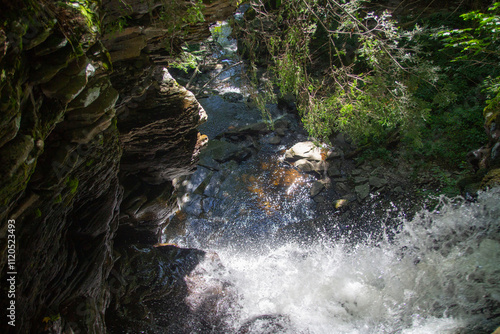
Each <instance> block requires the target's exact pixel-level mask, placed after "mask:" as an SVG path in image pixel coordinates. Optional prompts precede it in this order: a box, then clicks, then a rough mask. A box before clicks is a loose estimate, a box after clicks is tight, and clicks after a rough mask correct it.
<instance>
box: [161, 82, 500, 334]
mask: <svg viewBox="0 0 500 334" xmlns="http://www.w3.org/2000/svg"><path fill="white" fill-rule="evenodd" d="M232 91H234V90H232ZM236 91H238V90H236ZM200 102H201V103H202V105H203V106H204V107H205V109H206V110H207V113H208V114H209V121H208V122H207V124H205V125H204V126H202V127H201V128H200V129H201V131H202V132H203V133H205V134H207V135H208V136H209V138H210V139H213V138H215V137H216V136H217V135H219V134H220V133H221V132H223V131H225V130H226V129H227V128H228V127H229V128H230V127H234V126H236V127H237V126H242V125H245V124H247V123H249V122H250V123H251V122H255V121H257V120H258V119H259V117H260V116H259V115H260V113H259V112H258V111H256V110H255V109H251V108H249V107H247V106H245V105H243V104H241V103H231V102H228V101H225V100H224V99H222V98H221V97H219V96H212V97H209V98H206V99H201V100H200ZM274 111H275V114H274V115H273V116H275V117H280V116H283V115H280V114H279V111H277V110H274ZM288 133H289V135H288V137H285V138H283V141H282V145H281V146H272V145H268V144H267V143H268V141H267V138H266V137H263V138H260V139H259V140H260V143H259V144H260V146H261V147H260V149H259V152H258V153H256V154H254V155H253V157H252V158H251V159H250V160H248V161H245V162H243V163H241V164H239V165H238V164H236V163H235V162H227V163H225V164H221V165H220V166H217V168H216V169H210V168H204V167H200V168H199V169H198V171H197V172H196V173H195V174H194V175H193V176H192V177H191V178H190V179H187V180H181V181H182V186H180V187H179V192H180V202H181V203H182V207H183V210H182V214H180V215H179V217H177V218H175V219H174V220H177V225H179V226H180V228H179V226H177V227H176V228H177V229H176V233H174V234H172V235H170V236H169V235H165V236H164V241H165V242H173V243H177V244H179V245H180V246H184V247H195V248H201V249H204V250H207V251H212V252H215V253H217V254H218V258H220V261H221V263H222V265H223V270H221V267H220V266H218V265H215V266H214V263H213V258H214V257H213V256H212V257H210V258H209V260H207V261H206V263H202V264H201V268H199V269H198V270H197V271H196V272H197V274H196V275H199V276H203V277H204V280H205V283H204V284H208V285H210V284H211V282H214V285H213V286H214V288H213V289H210V287H207V286H204V287H200V288H199V291H201V292H200V293H199V294H198V295H197V296H193V297H192V299H193V300H197V298H201V297H200V295H203V294H204V292H203V291H210V290H217V291H219V290H223V288H220V287H221V286H224V285H225V286H226V287H229V288H228V289H227V291H225V292H222V291H221V292H219V293H220V294H221V300H222V301H221V302H220V303H219V304H218V306H215V307H214V310H215V311H214V312H215V313H220V317H221V318H223V321H224V322H225V323H226V325H225V326H224V328H225V329H224V330H223V332H228V333H238V334H243V333H249V334H250V333H251V334H276V333H289V334H331V333H346V334H347V333H349V334H354V333H360V334H364V333H405V334H424V333H425V334H427V333H449V334H458V333H460V334H465V333H472V334H474V333H477V334H479V333H492V332H493V331H494V330H495V329H496V328H497V327H498V326H500V284H499V279H500V188H496V189H493V190H489V191H487V192H482V193H480V194H479V196H478V198H477V200H475V201H473V202H471V201H465V200H463V199H453V200H451V199H447V198H445V197H443V198H441V199H440V204H439V205H438V206H437V209H434V210H433V211H428V210H422V211H421V212H419V213H418V214H416V215H415V216H414V217H413V218H412V219H405V218H404V217H405V213H404V210H403V209H402V208H398V207H394V205H393V206H392V208H391V205H387V207H388V208H390V209H388V213H387V217H391V218H390V219H389V218H387V219H386V218H384V214H380V210H379V212H378V213H377V215H374V214H372V212H373V211H372V209H371V208H370V207H366V209H365V210H364V212H362V213H361V214H360V215H358V216H356V215H357V213H356V214H354V215H351V216H346V217H347V218H348V219H341V218H339V216H338V215H337V213H338V212H329V213H327V214H326V215H325V214H324V213H323V214H322V216H321V217H320V215H319V214H318V210H317V205H316V204H317V203H315V202H314V201H313V200H312V199H311V198H310V197H309V189H310V187H311V182H312V179H311V177H310V176H306V175H300V174H298V173H296V171H295V170H293V169H291V168H288V167H287V166H284V165H283V164H282V163H281V162H280V160H279V158H278V157H279V155H280V154H281V155H282V150H283V149H284V148H288V147H291V144H293V143H294V142H296V141H299V140H304V139H305V137H303V138H301V137H300V136H301V134H300V129H298V128H297V127H294V125H293V123H292V128H291V129H289V130H288ZM279 152H281V153H279ZM375 200H376V199H375ZM379 202H382V200H381V199H380V200H379ZM372 203H373V202H372ZM382 207H383V206H382ZM389 211H391V212H389ZM398 212H399V213H400V214H398ZM325 216H326V217H327V219H326V223H325ZM395 217H396V218H395ZM330 218H331V219H330ZM349 219H350V220H349ZM316 220H322V221H323V222H322V224H320V225H315V224H314V223H312V224H311V222H315V221H316ZM325 224H326V225H325ZM171 225H174V224H173V223H171ZM318 226H321V227H325V226H326V227H328V228H329V230H328V231H326V230H327V229H318ZM359 226H362V229H361V231H362V233H361V235H362V237H359V235H356V236H354V234H355V233H354V234H350V233H349V232H350V231H352V230H354V229H355V228H356V227H359ZM169 229H174V227H173V226H169ZM304 230H306V232H314V233H306V235H308V236H312V237H307V238H305V237H302V235H304V234H303V232H304ZM285 231H286V233H284V232H285ZM332 231H333V233H332ZM335 231H337V232H338V233H336V232H335ZM299 232H300V233H299ZM196 282H197V279H190V281H189V284H188V285H190V286H194V288H193V289H194V290H196ZM220 282H224V284H223V285H220ZM224 294H230V295H231V296H230V298H225V297H224V296H225V295H224ZM222 295H224V296H222ZM189 298H190V297H188V299H189ZM194 304H196V303H194ZM212 332H213V333H221V330H220V329H217V330H215V331H212ZM193 333H198V331H196V330H195V331H193Z"/></svg>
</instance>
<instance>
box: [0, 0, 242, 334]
mask: <svg viewBox="0 0 500 334" xmlns="http://www.w3.org/2000/svg"><path fill="white" fill-rule="evenodd" d="M0 5H1V9H0V16H1V21H0V25H1V29H0V68H1V81H0V92H1V100H0V206H1V210H0V226H1V229H0V238H1V239H2V242H1V255H2V256H1V260H0V261H1V262H0V270H1V271H0V276H1V277H0V279H1V282H2V284H1V286H2V291H1V292H0V293H1V296H2V297H1V300H2V301H3V303H2V309H3V310H6V309H7V307H10V305H14V306H15V307H14V309H15V310H14V311H13V312H10V311H9V312H10V314H11V316H10V318H7V320H8V321H9V322H10V324H8V323H6V322H5V321H2V325H1V331H2V332H3V333H9V332H12V333H14V332H15V333H39V332H50V333H63V332H64V333H70V332H74V333H78V332H80V333H104V332H106V322H105V314H106V311H107V309H108V308H109V307H110V302H112V303H113V304H112V305H113V309H114V310H115V311H114V314H122V313H123V312H122V313H120V309H121V307H122V306H120V305H123V304H127V303H126V302H122V299H127V298H128V299H127V300H128V302H135V303H139V304H140V303H141V302H143V300H136V301H134V299H133V297H131V296H129V295H127V291H133V290H134V286H133V283H132V282H130V281H131V280H128V281H124V279H123V278H124V277H128V278H130V277H136V276H135V274H134V273H135V272H136V271H137V272H139V270H144V268H138V267H135V268H134V267H133V266H134V265H137V266H144V263H149V264H150V265H152V266H156V265H157V264H158V263H160V262H161V263H163V264H164V265H168V263H170V262H169V261H177V262H176V263H179V261H180V260H179V257H180V258H181V259H187V260H186V261H184V262H182V261H180V262H181V263H185V269H183V270H184V271H183V270H180V271H176V272H177V273H179V272H183V273H185V274H187V273H188V272H189V270H190V268H191V269H192V266H193V263H195V262H196V261H195V260H196V259H198V260H199V259H200V256H201V257H203V256H204V255H203V254H202V252H197V251H196V252H195V251H190V250H185V251H181V250H178V249H176V248H174V247H166V248H165V249H164V250H162V251H159V252H157V256H158V259H157V260H155V261H156V262H155V261H151V259H150V258H148V259H146V260H145V261H144V263H142V262H141V261H133V262H126V263H127V267H126V268H125V266H124V265H123V263H120V261H122V262H123V261H124V259H126V258H130V257H133V258H134V259H135V258H137V256H138V255H140V254H141V252H144V249H153V248H152V245H154V244H156V243H157V242H158V235H159V233H160V230H161V229H162V228H163V227H165V226H164V225H165V221H166V218H167V216H168V215H169V214H170V213H171V212H172V210H173V209H174V200H173V199H172V191H173V187H172V184H171V181H172V179H173V178H175V177H177V176H180V175H183V174H187V173H190V172H192V170H193V169H194V166H195V163H196V156H197V153H198V150H199V149H200V147H201V146H202V145H203V144H204V142H203V140H202V138H203V137H202V136H200V135H199V133H198V131H197V130H196V127H197V126H198V125H199V124H200V123H201V122H203V121H204V119H205V117H206V115H205V113H204V110H203V108H201V106H200V105H199V104H198V102H197V101H196V99H195V98H194V96H193V95H192V94H191V93H190V92H189V91H187V90H185V89H184V88H183V87H181V86H179V85H178V84H177V83H176V82H175V80H174V79H173V78H172V77H171V76H170V75H169V73H168V69H167V67H168V62H169V59H170V58H171V57H172V56H173V55H174V54H175V52H176V51H177V50H178V49H179V48H180V45H181V43H183V42H184V41H186V40H190V41H195V40H201V39H203V38H206V37H207V36H208V34H209V31H208V25H209V24H210V22H214V21H216V20H220V19H223V18H225V17H227V16H228V15H230V14H231V13H232V12H233V11H234V9H235V8H234V5H233V2H232V1H229V0H220V1H212V2H210V3H209V2H207V3H206V4H204V5H197V7H196V8H197V9H196V10H197V11H198V12H199V13H198V17H199V14H200V13H201V14H203V17H204V20H201V19H198V20H192V21H189V20H183V19H182V18H183V17H185V16H188V15H189V13H191V11H192V10H193V6H192V5H191V3H190V2H187V1H186V2H184V1H156V2H155V1H149V2H144V1H127V3H125V2H124V1H119V0H109V1H106V0H104V1H102V3H101V2H100V1H77V2H69V1H68V2H56V1H50V0H45V1H30V0H24V1H19V2H17V3H16V4H13V3H11V2H9V1H1V2H0ZM165 10H167V11H171V12H170V13H171V14H172V18H174V17H176V19H173V20H174V21H175V22H174V21H172V22H174V23H175V26H174V27H172V26H171V25H170V23H171V22H169V21H168V20H167V21H165V20H159V19H158V18H157V16H158V15H159V13H161V12H164V11H165ZM125 21H126V24H125V27H124V28H123V29H111V28H112V27H114V25H115V23H117V22H125ZM110 27H111V28H110ZM167 45H169V46H170V47H166V46H167ZM11 245H15V246H11ZM137 245H140V247H141V248H138V247H139V246H137ZM160 248H161V247H160ZM139 249H141V250H139ZM155 249H156V248H155ZM14 250H15V252H14ZM9 254H10V255H11V256H10V257H9ZM120 254H123V255H120ZM124 254H127V256H125V255H124ZM176 254H180V255H176ZM120 257H122V259H121V260H119V258H120ZM193 259H194V260H193ZM117 261H119V262H117ZM193 261H195V262H193ZM165 263H166V264H165ZM114 267H115V269H113V268H114ZM122 270H126V272H127V273H126V274H124V273H122V272H121V271H122ZM110 273H111V274H110ZM138 275H139V274H138ZM168 277H169V279H171V280H174V281H175V275H174V274H173V273H172V275H171V276H168ZM7 279H11V281H15V284H12V285H11V284H4V283H5V282H7ZM138 281H140V279H139V280H138ZM9 282H10V281H9ZM117 282H119V288H117ZM134 282H135V281H134ZM138 284H139V283H138ZM156 288H158V289H159V290H158V291H160V290H161V287H160V286H157V287H156ZM9 290H10V291H9ZM166 293H167V292H165V291H164V294H163V295H162V294H161V292H158V293H157V292H153V293H152V294H153V295H154V296H155V297H156V298H161V297H163V296H164V295H165V294H166ZM146 294H147V293H146ZM153 299H154V298H153ZM149 300H151V298H149ZM11 308H12V307H11ZM9 312H8V313H7V314H6V315H9ZM144 313H145V314H143V315H141V316H140V317H139V318H140V319H139V320H143V319H144V318H148V316H147V313H148V311H147V310H146V309H144ZM117 317H118V316H117ZM128 317H130V315H128ZM115 318H116V317H115ZM129 320H133V319H129ZM109 321H110V322H112V323H114V322H113V321H114V320H113V319H111V320H109ZM13 324H15V327H14V326H12V325H13ZM123 326H125V325H122V327H121V328H120V330H126V328H123ZM115 327H116V325H115Z"/></svg>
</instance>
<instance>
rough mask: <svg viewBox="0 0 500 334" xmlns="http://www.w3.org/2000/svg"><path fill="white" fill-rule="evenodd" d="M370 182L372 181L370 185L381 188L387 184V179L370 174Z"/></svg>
mask: <svg viewBox="0 0 500 334" xmlns="http://www.w3.org/2000/svg"><path fill="white" fill-rule="evenodd" d="M368 182H369V183H370V186H372V187H374V188H375V189H380V188H382V187H384V186H385V185H387V180H385V179H382V178H379V177H376V176H370V178H369V179H368Z"/></svg>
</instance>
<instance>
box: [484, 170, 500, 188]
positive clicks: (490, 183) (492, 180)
mask: <svg viewBox="0 0 500 334" xmlns="http://www.w3.org/2000/svg"><path fill="white" fill-rule="evenodd" d="M498 185H500V168H496V169H492V170H490V171H489V172H488V173H487V174H486V175H485V176H484V177H483V180H482V181H481V189H487V188H493V187H495V186H498Z"/></svg>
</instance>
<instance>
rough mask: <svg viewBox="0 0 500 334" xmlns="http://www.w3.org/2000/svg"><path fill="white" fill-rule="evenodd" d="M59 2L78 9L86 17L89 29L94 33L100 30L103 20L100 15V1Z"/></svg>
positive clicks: (70, 0)
mask: <svg viewBox="0 0 500 334" xmlns="http://www.w3.org/2000/svg"><path fill="white" fill-rule="evenodd" d="M59 4H60V5H61V6H66V7H69V8H74V9H76V10H78V11H79V12H80V14H81V15H82V16H83V17H84V18H85V21H86V23H87V26H88V29H89V31H90V32H92V33H94V34H97V33H98V32H100V25H101V22H100V20H99V15H98V10H99V6H100V1H96V0H65V1H64V2H59Z"/></svg>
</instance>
